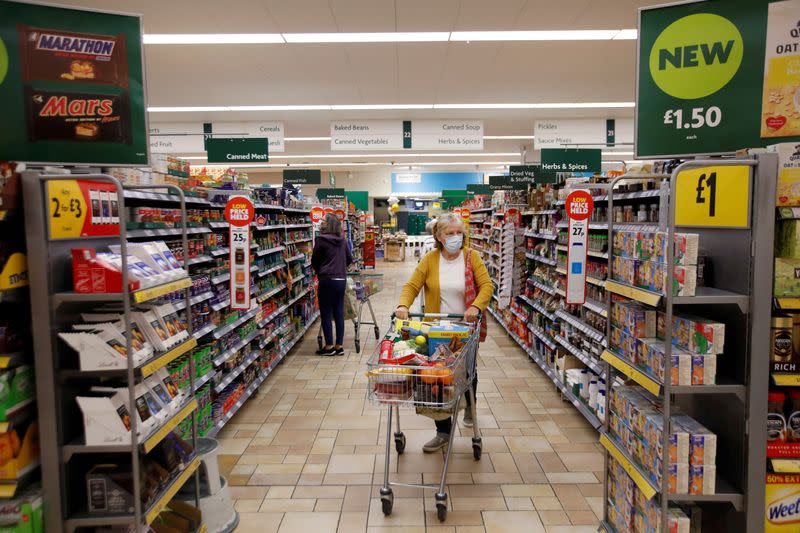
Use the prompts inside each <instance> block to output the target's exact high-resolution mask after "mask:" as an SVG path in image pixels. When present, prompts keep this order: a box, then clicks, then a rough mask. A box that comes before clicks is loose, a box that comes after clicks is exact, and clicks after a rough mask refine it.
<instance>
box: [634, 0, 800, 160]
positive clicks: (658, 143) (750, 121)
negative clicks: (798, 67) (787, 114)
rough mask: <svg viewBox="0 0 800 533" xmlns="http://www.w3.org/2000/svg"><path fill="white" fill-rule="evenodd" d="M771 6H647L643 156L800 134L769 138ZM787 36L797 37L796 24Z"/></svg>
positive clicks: (641, 86)
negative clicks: (764, 127) (765, 124)
mask: <svg viewBox="0 0 800 533" xmlns="http://www.w3.org/2000/svg"><path fill="white" fill-rule="evenodd" d="M767 7H768V2H767V1H754V0H724V1H723V0H709V1H705V2H691V3H683V4H677V5H675V4H672V5H665V6H663V7H652V8H644V9H642V10H640V11H639V63H638V65H637V94H636V105H637V110H636V156H637V157H668V156H685V155H698V154H718V153H728V152H734V151H736V150H737V149H739V148H748V147H758V146H765V145H766V144H773V143H775V142H781V141H793V140H796V139H798V137H793V138H790V137H784V138H782V139H780V141H779V140H776V139H762V138H761V104H762V91H763V81H764V54H765V46H766V45H765V41H766V31H767ZM791 23H792V25H794V24H795V23H796V20H794V19H793V20H792V21H791ZM784 37H785V39H786V42H787V43H792V42H793V41H795V40H794V39H793V38H792V37H791V36H790V35H789V34H788V32H787V34H786V35H785V36H784Z"/></svg>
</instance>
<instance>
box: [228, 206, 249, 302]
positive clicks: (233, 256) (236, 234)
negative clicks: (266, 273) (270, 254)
mask: <svg viewBox="0 0 800 533" xmlns="http://www.w3.org/2000/svg"><path fill="white" fill-rule="evenodd" d="M255 212H256V211H255V207H254V206H253V202H252V201H251V200H250V198H248V197H246V196H232V197H231V198H230V199H228V202H227V203H226V204H225V220H227V221H228V224H229V228H230V229H229V230H228V231H229V235H228V237H229V239H228V243H229V246H230V259H229V261H230V262H229V265H230V267H229V268H230V292H231V309H250V222H252V221H253V217H254V216H255Z"/></svg>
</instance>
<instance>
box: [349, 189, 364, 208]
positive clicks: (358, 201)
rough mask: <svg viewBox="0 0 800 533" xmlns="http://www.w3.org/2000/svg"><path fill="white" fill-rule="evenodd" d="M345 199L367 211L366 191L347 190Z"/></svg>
mask: <svg viewBox="0 0 800 533" xmlns="http://www.w3.org/2000/svg"><path fill="white" fill-rule="evenodd" d="M347 201H348V202H350V203H351V204H353V205H354V206H355V208H356V209H360V210H361V211H369V192H368V191H347Z"/></svg>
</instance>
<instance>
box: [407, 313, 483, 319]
mask: <svg viewBox="0 0 800 533" xmlns="http://www.w3.org/2000/svg"><path fill="white" fill-rule="evenodd" d="M482 315H483V313H481V311H478V320H480V318H481V316H482ZM426 316H427V317H431V318H454V319H462V320H463V318H464V314H458V313H412V312H411V311H409V312H408V318H425V317H426ZM395 318H396V313H395V312H394V311H392V320H394V319H395Z"/></svg>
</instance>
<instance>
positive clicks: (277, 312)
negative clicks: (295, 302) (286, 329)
mask: <svg viewBox="0 0 800 533" xmlns="http://www.w3.org/2000/svg"><path fill="white" fill-rule="evenodd" d="M287 307H288V306H287V305H282V306H280V307H279V308H277V309H276V310H275V311H273V312H272V313H270V314H268V315H267V316H265V317H264V318H262V319H261V322H259V323H258V327H259V328H263V327H264V326H266V325H267V324H269V323H270V322H272V321H273V320H274V319H275V317H277V316H278V315H280V314H281V313H283V312H284V311H285V310H286V308H287Z"/></svg>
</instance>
